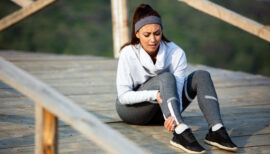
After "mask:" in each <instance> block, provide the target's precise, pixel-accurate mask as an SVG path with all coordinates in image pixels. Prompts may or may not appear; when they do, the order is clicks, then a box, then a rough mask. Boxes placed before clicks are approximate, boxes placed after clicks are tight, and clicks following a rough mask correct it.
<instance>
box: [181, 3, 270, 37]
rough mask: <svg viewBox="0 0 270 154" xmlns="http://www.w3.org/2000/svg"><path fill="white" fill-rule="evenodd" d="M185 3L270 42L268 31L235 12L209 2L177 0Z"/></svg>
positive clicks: (269, 32)
mask: <svg viewBox="0 0 270 154" xmlns="http://www.w3.org/2000/svg"><path fill="white" fill-rule="evenodd" d="M179 1H180V2H185V3H186V4H188V5H189V6H191V7H194V8H195V9H197V10H200V11H202V12H204V13H207V14H209V15H211V16H214V17H216V18H218V19H221V20H223V21H225V22H228V23H230V24H232V25H234V26H236V27H238V28H241V29H243V30H245V31H247V32H249V33H251V34H253V35H255V36H257V37H260V38H262V39H264V40H266V41H268V42H270V30H269V29H268V28H266V26H265V25H262V24H260V23H258V22H256V21H254V20H251V19H249V18H246V17H244V16H242V15H240V14H238V13H236V12H233V11H231V10H228V9H226V8H224V7H222V6H220V5H217V4H215V3H213V2H211V1H209V0H179Z"/></svg>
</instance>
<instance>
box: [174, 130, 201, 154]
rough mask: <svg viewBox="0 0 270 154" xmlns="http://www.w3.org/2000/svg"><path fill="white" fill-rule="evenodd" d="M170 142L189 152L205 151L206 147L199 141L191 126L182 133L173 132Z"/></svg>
mask: <svg viewBox="0 0 270 154" xmlns="http://www.w3.org/2000/svg"><path fill="white" fill-rule="evenodd" d="M170 143H171V144H172V145H174V146H176V147H178V148H180V149H182V150H184V151H185V152H187V153H205V149H204V148H203V147H202V146H201V145H200V144H199V143H198V142H197V140H196V138H195V137H194V136H193V134H192V132H191V130H190V128H189V129H186V130H185V131H184V132H182V133H181V134H176V133H175V132H174V133H173V138H172V140H171V141H170Z"/></svg>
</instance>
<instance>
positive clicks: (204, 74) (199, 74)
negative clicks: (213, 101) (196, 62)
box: [193, 70, 211, 80]
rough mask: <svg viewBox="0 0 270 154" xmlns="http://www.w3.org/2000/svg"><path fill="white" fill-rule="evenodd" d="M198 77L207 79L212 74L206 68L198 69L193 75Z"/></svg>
mask: <svg viewBox="0 0 270 154" xmlns="http://www.w3.org/2000/svg"><path fill="white" fill-rule="evenodd" d="M193 76H194V77H195V78H197V79H201V80H205V79H209V78H211V75H210V73H209V72H208V71H205V70H197V71H195V72H194V75H193Z"/></svg>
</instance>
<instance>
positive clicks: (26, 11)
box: [0, 0, 56, 31]
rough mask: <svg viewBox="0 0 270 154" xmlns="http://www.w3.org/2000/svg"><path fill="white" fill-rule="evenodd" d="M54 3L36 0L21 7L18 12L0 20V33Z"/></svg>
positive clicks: (48, 0) (46, 0) (50, 0)
mask: <svg viewBox="0 0 270 154" xmlns="http://www.w3.org/2000/svg"><path fill="white" fill-rule="evenodd" d="M55 1H56V0H37V1H35V2H33V3H31V4H30V5H28V6H26V7H23V8H21V9H20V10H18V11H16V12H14V13H12V14H10V15H8V16H6V17H4V18H2V19H1V20H0V31H2V30H4V29H6V28H8V27H9V26H11V25H13V24H15V23H17V22H19V21H21V20H23V19H24V18H26V17H28V16H30V15H32V14H33V13H36V12H37V11H39V10H41V9H42V8H44V7H46V6H48V5H50V4H51V3H53V2H55Z"/></svg>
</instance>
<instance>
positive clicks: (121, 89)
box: [116, 51, 158, 104]
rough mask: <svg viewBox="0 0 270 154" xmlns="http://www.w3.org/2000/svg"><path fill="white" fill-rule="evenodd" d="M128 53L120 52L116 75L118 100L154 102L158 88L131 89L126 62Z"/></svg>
mask: <svg viewBox="0 0 270 154" xmlns="http://www.w3.org/2000/svg"><path fill="white" fill-rule="evenodd" d="M128 61H129V60H128V55H127V53H124V52H123V51H122V52H121V53H120V56H119V61H118V68H117V75H116V87H117V95H118V99H119V102H120V103H121V104H135V103H140V102H144V101H149V102H152V103H156V101H155V100H156V99H157V93H158V90H143V91H134V90H133V80H132V76H131V72H130V66H129V63H128Z"/></svg>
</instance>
